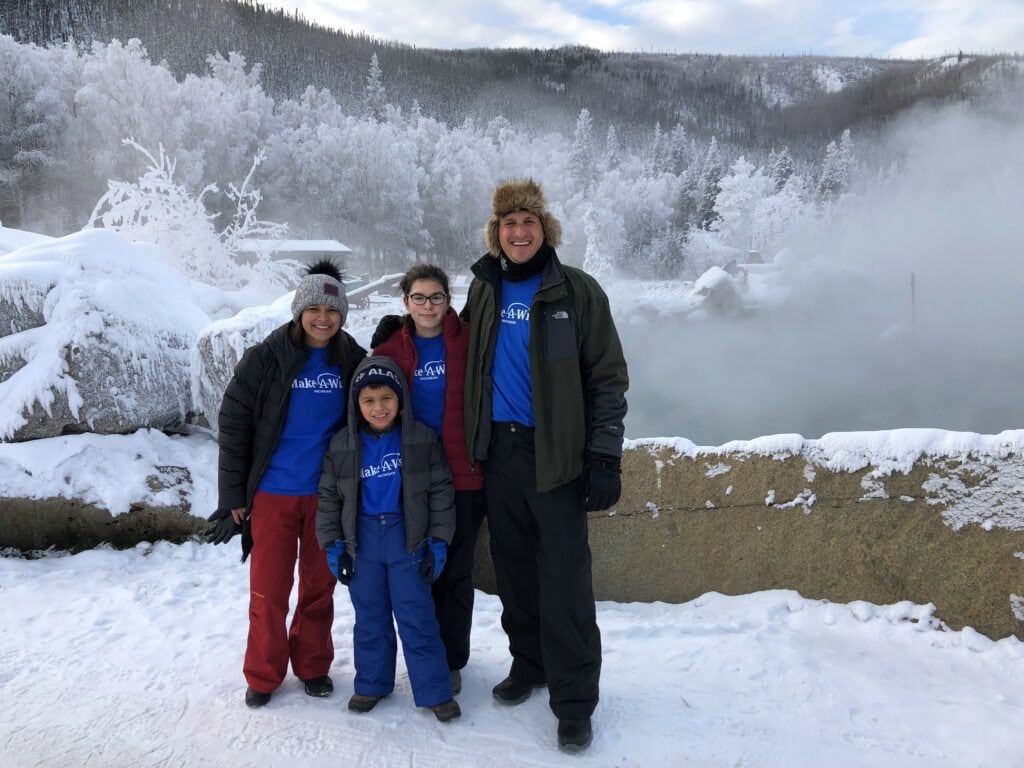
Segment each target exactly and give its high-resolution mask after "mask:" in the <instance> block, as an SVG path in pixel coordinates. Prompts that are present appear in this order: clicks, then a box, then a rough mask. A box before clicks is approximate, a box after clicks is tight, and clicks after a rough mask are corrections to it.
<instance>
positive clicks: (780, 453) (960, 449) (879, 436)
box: [623, 428, 1024, 475]
mask: <svg viewBox="0 0 1024 768" xmlns="http://www.w3.org/2000/svg"><path fill="white" fill-rule="evenodd" d="M623 447H624V448H632V449H638V450H642V449H646V450H647V451H649V452H650V453H652V454H653V453H655V452H657V451H660V450H663V449H666V448H669V449H671V450H672V451H673V452H674V453H675V456H676V457H684V456H685V457H687V458H691V459H696V458H698V457H718V456H721V455H722V454H732V455H735V456H737V457H742V456H749V455H757V456H766V457H771V458H785V457H788V456H804V457H805V458H807V459H808V461H811V462H814V463H815V464H818V465H820V466H824V467H826V468H828V469H830V470H831V471H833V472H856V471H857V470H860V469H864V468H866V467H868V466H874V467H875V468H876V469H875V471H876V472H877V473H879V474H881V475H887V474H891V473H893V472H900V473H902V474H907V473H908V472H910V470H911V469H912V468H913V466H914V464H915V463H917V462H918V461H920V460H928V459H956V460H966V459H967V458H969V457H971V456H974V457H979V458H992V459H1005V458H1008V457H1011V456H1020V455H1024V429H1013V430H1005V431H1003V432H1000V433H999V434H997V435H980V434H978V433H975V432H953V431H949V430H944V429H920V428H904V429H892V430H879V431H874V432H829V433H827V434H825V435H822V436H821V437H820V438H817V439H808V438H804V437H803V436H802V435H797V434H780V435H767V436H764V437H757V438H754V439H753V440H733V441H730V442H728V443H725V444H723V445H720V446H700V445H696V444H695V443H693V442H692V441H690V440H687V439H686V438H682V437H655V438H648V437H645V438H637V439H627V440H624V441H623Z"/></svg>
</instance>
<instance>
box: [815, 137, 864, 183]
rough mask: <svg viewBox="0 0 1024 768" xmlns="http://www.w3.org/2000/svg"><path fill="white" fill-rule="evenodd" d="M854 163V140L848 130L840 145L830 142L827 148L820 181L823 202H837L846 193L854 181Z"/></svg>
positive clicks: (841, 138)
mask: <svg viewBox="0 0 1024 768" xmlns="http://www.w3.org/2000/svg"><path fill="white" fill-rule="evenodd" d="M854 163H855V160H854V155H853V139H852V138H850V129H849V128H847V129H846V130H845V131H843V135H842V136H841V137H840V139H839V143H838V144H836V142H834V141H830V142H829V143H828V146H827V147H826V148H825V159H824V160H823V161H822V163H821V177H820V178H819V179H818V189H817V192H818V197H819V198H820V199H822V200H835V199H836V198H837V197H839V195H841V194H842V193H843V192H845V191H846V190H847V189H848V188H849V186H850V181H851V180H852V179H853V171H854Z"/></svg>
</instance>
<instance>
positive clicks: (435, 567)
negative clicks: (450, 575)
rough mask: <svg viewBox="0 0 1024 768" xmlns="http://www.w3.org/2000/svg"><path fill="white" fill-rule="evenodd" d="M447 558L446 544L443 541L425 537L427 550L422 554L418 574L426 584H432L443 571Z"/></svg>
mask: <svg viewBox="0 0 1024 768" xmlns="http://www.w3.org/2000/svg"><path fill="white" fill-rule="evenodd" d="M447 558H448V543H447V542H446V541H445V540H444V539H435V538H434V537H433V536H427V550H426V552H424V553H423V564H422V565H420V573H422V574H423V580H424V581H425V582H427V584H433V583H434V582H435V581H437V577H438V576H440V575H441V571H443V570H444V561H445V560H446V559H447Z"/></svg>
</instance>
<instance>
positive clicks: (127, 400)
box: [0, 229, 209, 441]
mask: <svg viewBox="0 0 1024 768" xmlns="http://www.w3.org/2000/svg"><path fill="white" fill-rule="evenodd" d="M208 322H209V317H208V316H207V315H206V313H205V312H203V310H202V309H200V307H199V306H197V304H196V301H195V297H194V295H193V292H192V287H191V285H190V283H189V282H188V281H187V280H186V279H185V278H184V277H183V276H182V275H181V274H180V273H178V272H177V271H175V270H174V269H173V268H172V267H170V266H168V265H167V264H166V263H164V262H163V261H161V260H160V258H159V257H158V255H157V254H156V252H155V251H154V250H153V249H152V247H150V246H147V245H141V244H135V243H131V242H129V241H128V240H127V239H125V238H124V237H122V236H121V235H119V234H117V233H116V232H113V231H111V230H103V229H92V230H86V231H83V232H78V233H75V234H73V235H68V236H67V237H62V238H56V239H52V240H48V241H43V242H38V243H36V244H32V245H27V246H24V247H21V248H18V249H16V250H13V251H11V252H10V253H7V254H5V255H2V256H0V440H2V441H19V440H30V439H34V438H40V437H53V436H56V435H60V434H64V433H69V432H97V433H101V434H111V433H121V432H131V431H134V430H136V429H139V428H142V427H157V428H164V427H171V426H175V425H179V424H181V423H183V422H185V421H186V420H187V418H188V415H189V413H190V411H191V397H190V389H189V366H190V360H191V351H192V346H193V343H194V341H195V338H196V336H197V335H198V333H199V331H200V330H201V329H202V328H203V327H204V326H205V325H206V324H207V323H208Z"/></svg>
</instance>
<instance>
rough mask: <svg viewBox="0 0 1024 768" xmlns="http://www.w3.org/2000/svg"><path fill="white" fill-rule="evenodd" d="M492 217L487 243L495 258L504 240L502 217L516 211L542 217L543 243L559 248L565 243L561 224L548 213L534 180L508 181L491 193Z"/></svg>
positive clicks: (485, 233)
mask: <svg viewBox="0 0 1024 768" xmlns="http://www.w3.org/2000/svg"><path fill="white" fill-rule="evenodd" d="M491 206H492V211H491V218H490V219H488V221H487V227H486V228H485V229H484V243H486V245H487V250H488V251H490V253H491V255H492V256H494V257H495V258H498V257H500V256H501V241H500V240H499V239H498V224H499V223H500V222H501V217H502V216H505V215H506V214H509V213H512V212H513V211H529V212H530V213H532V214H534V215H535V216H537V218H539V219H540V224H541V226H542V227H543V228H544V242H546V243H547V244H548V245H550V246H551V247H552V248H557V247H558V245H559V243H561V242H562V225H561V224H559V223H558V219H556V218H555V217H554V216H552V215H551V214H550V213H549V212H548V204H547V201H546V200H545V199H544V190H543V188H542V187H541V186H540V184H538V183H537V182H535V181H534V180H533V179H525V180H524V179H517V180H514V181H505V182H502V183H501V184H499V185H498V186H497V187H495V188H494V194H493V195H491Z"/></svg>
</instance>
